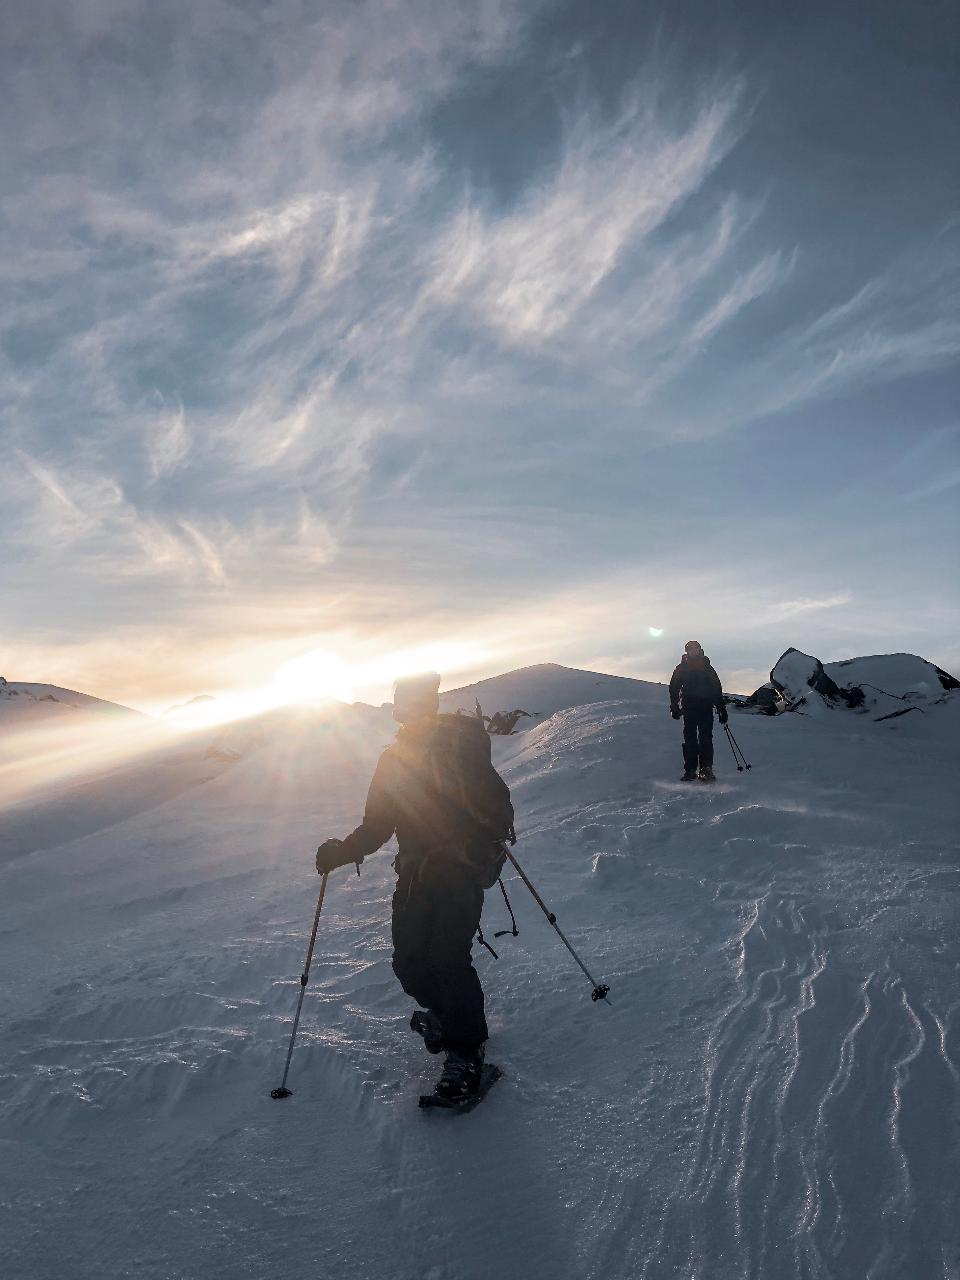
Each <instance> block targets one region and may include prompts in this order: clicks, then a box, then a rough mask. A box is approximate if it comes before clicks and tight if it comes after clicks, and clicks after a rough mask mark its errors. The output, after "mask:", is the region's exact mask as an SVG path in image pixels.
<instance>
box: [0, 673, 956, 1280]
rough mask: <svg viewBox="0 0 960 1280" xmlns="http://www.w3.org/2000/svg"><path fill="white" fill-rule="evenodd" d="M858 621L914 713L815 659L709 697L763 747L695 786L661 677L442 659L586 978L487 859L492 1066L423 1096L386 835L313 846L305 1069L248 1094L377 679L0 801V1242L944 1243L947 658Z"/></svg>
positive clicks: (690, 1250)
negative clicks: (497, 719) (873, 708)
mask: <svg viewBox="0 0 960 1280" xmlns="http://www.w3.org/2000/svg"><path fill="white" fill-rule="evenodd" d="M814 661H815V660H814ZM887 661H888V660H887V659H883V658H866V659H858V660H855V661H854V662H853V663H849V664H845V665H843V666H841V667H839V670H837V669H835V668H834V666H833V665H832V664H826V665H825V666H824V670H825V672H826V674H827V675H828V676H829V677H830V679H831V680H832V681H833V682H834V684H837V685H838V686H840V687H849V686H850V685H851V684H853V683H855V682H857V683H876V684H877V685H878V687H879V688H880V689H884V690H886V691H887V694H890V695H893V696H894V697H895V698H908V697H909V698H910V699H911V701H910V703H908V704H904V705H916V706H917V707H918V713H915V714H910V715H905V716H901V717H899V718H897V719H893V720H885V721H884V722H883V723H876V724H875V723H874V721H875V720H876V719H877V715H878V714H879V713H877V714H875V715H874V716H873V717H871V716H869V715H866V714H863V713H858V712H857V711H856V710H855V709H853V710H851V709H850V708H848V707H847V706H846V705H844V706H842V707H839V708H834V709H828V708H827V707H826V704H824V709H823V713H822V714H820V712H819V711H818V712H817V713H816V714H814V713H813V712H812V708H813V707H814V706H815V705H816V703H815V699H821V695H820V694H818V693H815V691H813V690H811V688H810V686H809V685H805V686H804V687H805V689H806V692H805V693H803V692H802V691H801V696H804V697H806V698H807V703H806V705H804V706H802V707H800V708H799V709H798V712H797V713H795V714H784V715H775V716H769V717H767V716H764V715H756V714H753V713H752V711H751V708H749V707H747V708H746V709H745V710H743V711H739V710H737V709H735V708H734V709H733V710H732V713H731V717H730V719H731V725H732V727H733V728H734V730H735V733H736V735H737V738H738V739H739V741H740V743H741V746H742V747H743V750H744V752H745V754H746V756H747V758H748V759H749V760H750V761H751V762H752V764H753V770H752V772H751V773H750V774H748V775H739V774H737V773H736V772H735V770H734V767H733V762H732V759H730V758H729V756H725V755H724V754H723V753H724V750H725V744H724V742H723V741H722V736H721V735H718V741H717V758H716V768H717V773H718V777H719V781H718V783H717V784H716V785H715V786H712V787H707V786H700V785H696V786H693V787H691V786H690V785H689V784H687V785H683V784H681V783H679V782H678V781H677V778H678V775H679V772H680V767H681V761H680V750H679V729H678V726H677V725H676V724H675V723H674V722H673V721H672V720H671V718H670V715H669V703H668V697H667V691H666V689H665V688H664V687H663V686H659V685H655V684H649V683H646V682H643V681H631V680H628V679H626V678H625V677H612V676H602V675H599V674H597V673H592V672H583V671H576V670H571V669H568V668H562V667H556V666H552V665H546V666H538V667H532V668H527V669H525V670H522V671H516V672H510V673H507V674H506V675H504V676H500V677H496V678H495V679H493V680H489V681H482V682H480V683H479V684H478V685H475V686H470V687H468V688H465V689H460V690H453V691H450V692H449V693H448V694H446V695H444V706H445V709H447V710H457V709H458V707H462V708H463V709H464V710H465V711H466V712H468V713H469V712H473V711H474V704H475V702H476V701H477V700H479V701H481V703H482V705H483V708H484V710H485V711H486V712H488V713H492V712H494V711H495V710H505V709H508V708H518V707H522V708H524V709H525V710H526V711H528V712H530V713H531V718H530V719H524V720H521V721H520V722H519V724H518V726H517V732H515V733H514V734H513V735H511V736H506V737H495V738H493V739H492V745H493V753H494V759H495V762H496V764H497V767H498V769H499V770H500V771H501V772H502V774H503V775H504V777H505V778H506V779H507V781H508V782H509V784H510V786H511V789H512V793H513V799H514V805H515V808H516V812H517V829H518V832H519V836H520V840H519V843H518V845H517V847H516V854H517V856H518V858H519V859H520V861H521V864H522V865H523V867H524V869H525V870H526V871H527V872H528V874H529V875H530V876H531V878H532V879H533V881H534V883H535V884H536V886H537V888H538V890H539V891H540V892H541V894H542V895H543V897H544V899H545V901H546V902H547V903H548V904H549V906H550V907H551V909H552V910H554V911H555V912H556V914H557V918H558V920H559V922H560V923H561V925H562V927H563V928H564V931H565V933H566V934H567V935H568V936H569V937H570V940H571V942H572V943H573V944H574V945H575V946H576V947H577V949H578V950H579V951H580V952H581V953H582V954H583V956H584V958H585V960H586V961H587V963H588V964H589V965H590V966H592V967H593V968H594V969H595V970H596V972H597V974H598V976H601V977H602V978H603V980H604V981H606V982H608V983H609V984H610V999H611V1002H612V1004H611V1006H610V1007H607V1006H606V1005H597V1004H594V1003H593V1002H591V999H590V990H589V987H588V984H587V983H586V981H585V980H584V978H583V975H582V974H581V973H580V972H579V971H578V970H577V969H576V968H575V966H574V965H573V964H572V963H571V961H570V958H569V956H568V955H567V953H566V952H565V951H564V950H563V949H562V947H561V946H560V945H559V943H558V941H557V939H556V936H555V934H554V933H553V931H552V930H551V929H550V928H549V927H548V926H547V925H546V923H545V922H544V920H543V916H542V914H541V913H540V912H539V909H538V908H537V907H536V905H535V904H534V903H533V901H532V899H531V898H530V896H529V894H528V893H527V892H526V890H525V889H524V887H523V885H522V884H521V883H520V882H519V881H518V880H517V879H515V878H508V880H507V888H508V892H509V894H510V897H511V901H512V904H513V908H514V911H515V913H516V917H517V921H518V924H519V928H520V936H519V937H517V938H513V937H509V936H508V937H506V938H504V939H502V940H501V941H499V942H497V944H496V946H497V949H498V951H499V953H500V959H499V961H494V960H493V959H492V957H490V956H489V955H488V954H487V953H486V952H478V953H477V957H476V963H477V965H478V968H480V969H481V971H482V978H483V982H484V986H485V988H486V991H487V996H488V1006H487V1013H488V1020H489V1022H490V1026H491V1041H490V1053H491V1056H492V1057H493V1058H494V1059H495V1061H497V1062H498V1063H499V1064H501V1065H502V1066H503V1069H504V1076H503V1079H502V1080H501V1082H500V1083H499V1084H498V1085H497V1087H496V1090H495V1091H494V1092H493V1093H492V1094H491V1096H490V1098H489V1099H488V1100H487V1101H486V1102H484V1104H483V1107H482V1108H481V1109H480V1110H478V1111H477V1112H475V1113H474V1114H473V1115H471V1116H464V1117H462V1118H461V1119H458V1120H455V1121H453V1122H451V1123H445V1122H443V1120H442V1119H441V1120H440V1122H439V1123H433V1121H434V1120H437V1119H438V1117H435V1116H434V1117H431V1118H426V1117H422V1116H421V1115H419V1113H418V1112H417V1107H416V1098H417V1096H418V1095H419V1093H420V1092H421V1091H422V1089H423V1087H424V1085H425V1084H426V1083H427V1081H428V1080H429V1079H430V1078H431V1065H432V1064H431V1062H430V1061H428V1060H427V1058H426V1055H425V1054H424V1053H423V1051H422V1045H421V1044H420V1043H419V1041H418V1039H417V1038H416V1037H413V1036H412V1035H411V1034H410V1031H409V1029H408V1026H407V1022H408V1019H409V1015H410V1006H409V1004H408V1003H407V1002H405V1001H404V999H403V997H402V996H401V995H400V993H399V991H398V990H397V987H396V985H395V982H394V980H393V975H392V973H391V970H390V941H389V935H388V919H389V900H390V895H391V893H392V892H393V886H394V883H395V877H394V873H393V871H392V868H391V854H390V850H389V848H388V849H387V850H385V851H383V852H381V853H380V854H378V855H375V856H374V857H371V858H369V859H367V861H366V862H365V863H364V865H363V868H362V875H361V876H360V877H357V875H356V874H355V873H354V872H353V869H352V867H351V868H345V869H341V870H340V871H338V872H335V873H334V874H333V875H331V877H330V884H329V887H328V890H327V895H328V897H327V901H326V903H325V906H324V912H323V915H322V917H321V920H320V928H319V932H318V937H317V948H316V952H315V958H314V968H313V970H312V973H311V980H310V986H309V988H308V990H307V993H306V999H305V1004H304V1016H303V1022H302V1024H301V1036H300V1039H299V1041H298V1044H297V1048H296V1052H295V1055H294V1059H293V1063H292V1070H291V1080H290V1083H291V1086H292V1088H293V1090H294V1096H293V1098H292V1099H290V1100H289V1101H288V1102H285V1103H282V1104H277V1103H274V1102H272V1101H271V1100H270V1098H269V1090H270V1088H271V1087H272V1086H273V1085H275V1084H276V1082H277V1080H278V1078H279V1073H280V1068H281V1066H282V1061H283V1056H284V1053H285V1049H286V1044H287V1040H288V1036H289V1030H290V1020H291V1017H292V1014H293V1009H294V1007H295V1004H296V999H297V995H298V992H299V989H300V987H299V981H298V977H299V973H300V971H301V966H302V963H303V957H304V952H305V946H306V941H307V933H308V930H309V925H310V920H311V918H312V914H313V911H314V908H315V904H316V894H317V878H316V875H315V874H314V869H313V854H314V850H315V847H316V845H317V843H318V842H319V841H321V840H323V839H326V838H327V837H329V836H333V835H343V834H344V833H345V832H346V831H348V830H350V829H351V828H352V827H353V826H354V825H356V823H357V821H358V819H359V817H360V815H361V813H362V809H363V802H364V794H365V790H366V785H367V782H368V781H369V778H370V774H371V772H372V769H373V766H374V764H375V762H376V760H377V757H378V755H379V753H380V751H381V749H382V747H383V746H384V745H385V744H386V743H387V742H389V741H390V740H391V739H392V737H393V735H394V732H395V728H396V726H395V725H394V724H393V723H392V720H391V718H390V709H389V707H387V708H371V707H365V706H361V705H358V706H354V707H349V706H342V707H333V708H327V709H326V710H325V711H324V712H323V713H321V712H320V711H318V710H315V709H305V710H303V711H302V712H295V711H293V710H292V709H291V710H290V711H289V712H286V713H284V714H282V715H277V714H274V715H272V716H270V717H265V718H264V719H263V721H262V723H261V724H260V726H259V730H262V732H260V731H258V732H257V733H256V734H254V735H253V738H252V740H251V745H250V746H249V749H247V750H245V751H244V752H240V753H238V754H236V755H235V756H234V755H232V754H231V753H230V752H228V750H227V749H226V748H225V749H224V750H223V751H222V752H221V755H222V756H223V758H205V757H204V752H205V750H206V749H207V747H208V746H209V745H210V742H211V737H209V736H205V735H202V734H201V735H199V737H198V738H197V739H195V740H193V741H192V743H190V742H189V740H187V739H183V740H182V742H181V743H180V745H171V742H172V740H171V739H170V738H169V736H168V737H167V738H165V742H166V746H165V747H164V748H163V750H162V751H159V752H155V754H154V755H153V756H151V757H150V758H149V759H147V760H142V761H140V762H139V763H138V762H136V761H133V762H131V761H130V760H126V761H125V762H124V763H123V764H122V765H118V764H117V763H116V762H113V763H112V764H111V765H110V767H109V768H107V769H106V771H103V770H101V771H100V772H99V773H96V774H90V775H89V776H86V777H85V778H84V779H82V780H80V781H76V782H74V783H72V784H71V785H70V786H66V785H65V784H63V783H57V784H56V785H51V787H50V788H48V789H47V790H45V791H44V792H43V793H42V795H40V797H39V799H37V798H34V800H33V802H32V803H31V804H30V805H28V806H20V808H17V806H14V809H10V808H4V809H3V810H2V813H0V817H2V819H3V830H2V834H0V849H2V848H3V844H2V841H3V840H7V841H9V842H12V841H13V839H14V836H13V835H11V832H13V833H14V834H15V836H16V840H17V841H19V843H18V844H17V845H16V848H14V844H13V843H8V845H7V853H8V855H9V856H10V857H11V858H12V860H10V861H8V862H7V863H6V865H0V964H2V967H3V972H4V976H5V983H4V987H3V995H2V1005H0V1123H2V1125H3V1132H4V1154H5V1159H4V1161H3V1162H2V1164H0V1205H2V1206H3V1213H4V1216H5V1222H4V1251H5V1264H6V1266H7V1268H8V1271H9V1274H11V1275H18V1276H25V1277H26V1276H30V1277H32V1278H34V1280H53V1278H54V1277H57V1280H62V1277H64V1276H66V1275H70V1276H77V1277H83V1278H85V1277H87V1276H91V1277H92V1276H96V1277H97V1278H98V1280H120V1277H123V1276H128V1275H131V1274H136V1275H138V1276H143V1277H146V1278H149V1277H157V1280H159V1277H161V1276H190V1277H191V1280H221V1278H222V1277H228V1276H229V1277H230V1278H231V1280H235V1278H236V1280H244V1278H249V1280H262V1277H263V1276H266V1275H274V1274H276V1275H280V1274H285V1275H291V1276H301V1275H308V1274H309V1275H318V1276H334V1275H335V1276H337V1277H340V1278H342V1280H360V1278H361V1277H366V1276H371V1275H377V1276H384V1277H390V1278H391V1280H420V1278H421V1277H423V1276H425V1275H432V1276H436V1277H440V1276H443V1277H450V1280H473V1278H474V1277H481V1276H482V1277H487V1276H491V1275H505V1274H517V1275H523V1276H526V1277H529V1278H530V1280H541V1278H546V1277H551V1278H553V1277H562V1278H564V1280H565V1278H566V1277H571V1278H573V1277H576V1278H577V1280H581V1278H582V1280H627V1278H628V1277H629V1278H630V1280H633V1278H634V1277H638V1276H642V1277H645V1278H646V1280H658V1278H659V1280H667V1278H668V1277H671V1278H672V1277H676V1276H678V1275H684V1276H697V1277H701V1280H727V1278H728V1277H730V1278H732V1277H735V1276H742V1275H755V1276H762V1277H767V1276H770V1277H772V1276H776V1277H777V1280H780V1278H781V1277H784V1278H786V1280H792V1278H794V1277H795V1278H796V1280H801V1278H803V1277H809V1276H823V1277H826V1276H835V1277H846V1276H859V1275H868V1274H870V1275H873V1276H876V1277H891V1278H892V1277H901V1276H911V1277H912V1276H918V1277H919V1276H927V1275H947V1274H950V1270H949V1268H950V1266H952V1265H953V1264H952V1262H951V1260H952V1259H955V1258H956V1257H957V1254H958V1250H960V1231H958V1221H957V1215H956V1214H955V1213H954V1212H953V1211H952V1205H951V1199H950V1194H949V1191H948V1189H949V1188H951V1187H955V1186H956V1185H957V1183H958V1176H957V1175H958V1168H957V1150H956V1144H955V1141H954V1134H955V1122H956V1118H957V1116H958V1114H960V1085H958V1081H960V1076H958V1069H957V1064H958V1063H960V1004H958V1002H957V994H956V977H957V972H958V968H960V943H958V939H960V872H958V865H960V842H958V837H957V832H958V830H960V806H958V802H957V790H956V786H955V779H956V774H957V769H958V766H960V747H958V742H960V735H958V734H957V732H956V728H957V709H958V706H960V692H958V691H957V690H956V689H945V688H943V686H942V685H940V687H939V691H938V689H931V690H929V691H924V690H920V689H918V688H917V687H916V686H917V684H918V683H923V681H925V680H927V668H928V667H930V670H934V671H935V670H936V669H935V668H932V666H930V664H926V665H923V666H917V665H916V664H918V663H922V661H923V660H922V659H911V660H910V662H909V663H907V662H901V661H900V656H897V657H896V659H895V660H894V659H891V660H890V661H893V662H894V665H895V670H893V669H891V670H884V671H881V668H880V666H879V665H878V664H880V663H885V662H887ZM821 665H823V664H821ZM775 670H776V668H775ZM918 672H919V673H920V674H919V675H918V674H917V673H918ZM881 674H882V675H883V676H884V677H885V678H883V679H881V678H877V679H876V680H873V679H869V680H868V677H872V676H880V675H881ZM841 677H842V679H841ZM920 677H923V679H922V680H921V678H920ZM896 681H901V683H900V684H897V683H896ZM903 681H906V682H907V683H906V684H905V685H904V684H903V683H902V682H903ZM785 687H789V686H787V685H786V683H785ZM872 696H876V697H878V698H879V697H880V696H881V695H880V694H876V695H872ZM918 699H920V700H918ZM821 700H822V699H821ZM10 701H11V702H14V701H15V699H10ZM0 702H2V699H0ZM533 713H536V714H535V715H534V714H533ZM2 714H4V713H2V712H0V715H2ZM6 723H7V722H6V720H0V725H5V724H6ZM3 732H4V734H7V733H8V732H9V733H10V735H11V738H12V739H13V740H15V739H16V735H14V734H13V733H12V731H8V729H7V728H4V729H3ZM178 741H179V740H178ZM11 815H13V816H14V817H16V822H15V823H14V822H13V820H12V817H11ZM18 850H19V852H18ZM27 853H29V854H30V856H25V855H26V854H27ZM506 924H507V920H506V918H505V908H504V905H503V901H502V899H501V897H500V895H499V893H498V892H496V891H494V892H491V893H490V894H488V896H487V903H486V907H485V917H484V921H483V925H484V930H485V932H486V933H487V935H488V937H489V936H492V935H493V933H494V932H495V931H496V930H498V929H501V928H503V927H505V925H506Z"/></svg>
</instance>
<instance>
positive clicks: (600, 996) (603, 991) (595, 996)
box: [503, 845, 610, 1004]
mask: <svg viewBox="0 0 960 1280" xmlns="http://www.w3.org/2000/svg"><path fill="white" fill-rule="evenodd" d="M503 850H504V853H506V855H507V857H508V858H509V859H510V861H511V862H512V863H513V865H514V866H515V867H516V869H517V874H518V875H519V876H520V879H521V880H522V881H523V883H524V884H525V885H526V886H527V888H528V889H529V890H530V892H531V893H532V894H533V897H534V901H535V902H536V904H537V906H538V907H539V908H540V910H541V911H542V912H543V914H544V915H545V916H546V917H547V919H548V920H549V921H550V923H551V924H552V925H553V927H554V929H556V931H557V933H558V934H559V936H560V941H561V942H562V943H563V945H564V946H565V947H566V948H567V950H568V951H569V952H570V954H571V955H572V956H573V958H574V960H576V962H577V964H578V965H579V966H580V968H581V970H582V971H583V973H584V976H585V977H586V978H587V980H588V981H589V983H590V985H591V986H592V987H593V991H591V993H590V998H591V1000H607V995H608V994H609V991H610V988H609V987H608V986H607V984H606V983H605V982H597V981H595V979H594V977H593V975H592V974H591V972H590V970H589V969H588V968H587V966H586V965H585V964H584V963H583V961H582V960H581V959H580V957H579V956H578V955H577V953H576V952H575V951H574V949H573V947H571V945H570V943H569V942H568V941H567V939H566V937H565V936H564V933H563V930H562V929H561V928H560V926H559V925H558V924H557V917H556V916H555V915H554V914H553V912H552V911H551V910H550V908H549V907H548V906H547V904H546V903H545V902H544V900H543V899H542V898H541V897H540V895H539V893H537V891H536V889H535V888H534V887H533V885H532V884H531V883H530V881H529V880H528V879H527V874H526V872H525V871H524V869H523V867H521V865H520V863H519V862H518V861H517V860H516V858H515V857H514V856H513V854H512V853H511V852H510V850H509V849H508V848H507V846H506V845H504V846H503ZM609 1003H610V1001H609V1000H607V1004H609Z"/></svg>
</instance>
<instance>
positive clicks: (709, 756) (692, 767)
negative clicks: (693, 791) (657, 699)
mask: <svg viewBox="0 0 960 1280" xmlns="http://www.w3.org/2000/svg"><path fill="white" fill-rule="evenodd" d="M683 648H684V653H683V657H682V658H681V659H680V662H679V664H678V665H677V667H676V669H675V670H674V673H673V675H672V676H671V677H670V714H671V715H672V716H673V718H674V720H679V719H680V717H681V716H683V768H684V773H683V778H682V781H683V782H695V781H696V780H697V777H698V775H699V777H700V778H701V779H702V780H703V781H704V782H713V781H714V773H713V709H714V707H716V709H717V717H718V719H719V721H720V723H721V724H726V723H727V708H726V705H725V703H724V701H723V689H722V686H721V684H720V677H719V676H718V675H717V673H716V671H714V669H713V667H712V666H711V665H710V659H709V658H708V657H707V656H706V655H705V654H704V652H703V646H702V645H701V644H700V643H699V641H697V640H689V641H688V642H687V643H686V644H685V645H684V647H683Z"/></svg>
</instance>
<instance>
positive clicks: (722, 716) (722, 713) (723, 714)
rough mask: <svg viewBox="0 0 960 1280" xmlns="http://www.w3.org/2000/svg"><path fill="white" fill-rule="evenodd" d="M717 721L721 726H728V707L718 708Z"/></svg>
mask: <svg viewBox="0 0 960 1280" xmlns="http://www.w3.org/2000/svg"><path fill="white" fill-rule="evenodd" d="M717 719H718V720H719V721H720V723H721V724H726V723H727V708H726V707H717Z"/></svg>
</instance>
